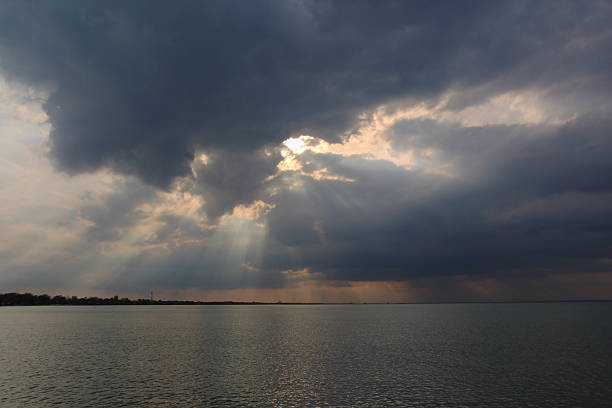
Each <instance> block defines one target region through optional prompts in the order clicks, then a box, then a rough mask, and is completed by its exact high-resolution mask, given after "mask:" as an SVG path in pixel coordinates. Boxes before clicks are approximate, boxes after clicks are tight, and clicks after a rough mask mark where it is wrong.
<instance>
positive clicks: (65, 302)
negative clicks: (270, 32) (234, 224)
mask: <svg viewBox="0 0 612 408" xmlns="http://www.w3.org/2000/svg"><path fill="white" fill-rule="evenodd" d="M606 302H612V299H579V300H569V299H565V300H563V299H562V300H465V301H437V302H433V301H432V302H282V301H278V302H254V301H253V302H241V301H231V300H228V301H215V302H207V301H197V300H161V299H160V300H154V299H153V300H152V299H135V300H133V299H129V298H119V297H118V296H113V297H110V298H98V297H95V296H94V297H82V298H80V297H77V296H62V295H57V296H49V295H47V294H42V295H33V294H31V293H14V292H13V293H1V294H0V306H155V305H170V306H172V305H175V306H176V305H184V306H189V305H191V306H215V305H217V306H245V305H304V306H307V305H443V304H482V303H494V304H498V303H606Z"/></svg>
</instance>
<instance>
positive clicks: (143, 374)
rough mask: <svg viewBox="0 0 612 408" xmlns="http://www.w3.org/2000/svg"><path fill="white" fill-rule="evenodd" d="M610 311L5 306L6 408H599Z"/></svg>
mask: <svg viewBox="0 0 612 408" xmlns="http://www.w3.org/2000/svg"><path fill="white" fill-rule="evenodd" d="M611 312H612V303H555V304H463V305H353V306H351V305H345V306H340V305H326V306H288V305H287V306H283V305H274V306H84V307H53V306H50V307H4V308H0V339H1V340H0V407H2V408H12V407H30V406H36V407H47V406H56V407H85V406H95V407H121V406H129V407H207V406H215V407H216V406H262V407H273V406H282V407H289V406H299V407H303V406H368V407H371V406H381V407H394V406H415V407H416V406H418V407H461V406H465V407H555V408H557V407H579V406H580V407H587V406H593V407H604V406H609V404H610V401H612V318H611V316H612V313H611Z"/></svg>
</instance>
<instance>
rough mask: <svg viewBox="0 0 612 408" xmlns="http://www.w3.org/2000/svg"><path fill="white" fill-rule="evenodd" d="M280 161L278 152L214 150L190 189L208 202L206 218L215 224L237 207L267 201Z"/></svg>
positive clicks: (198, 168)
mask: <svg viewBox="0 0 612 408" xmlns="http://www.w3.org/2000/svg"><path fill="white" fill-rule="evenodd" d="M281 159H282V157H281V155H280V154H279V152H278V150H272V149H270V150H256V151H254V152H250V151H246V152H245V151H242V150H239V151H233V150H214V151H212V152H211V153H210V154H209V155H208V157H207V161H206V163H203V164H201V165H199V166H197V167H196V168H195V170H194V172H195V181H194V184H193V185H191V186H189V187H190V188H191V191H193V192H194V193H198V194H201V195H202V196H203V197H204V198H205V200H206V205H205V206H204V209H205V211H206V214H207V215H208V217H209V219H211V220H214V219H217V218H218V217H219V216H221V215H223V214H225V213H227V212H231V210H232V209H233V208H234V207H235V206H236V205H241V204H242V205H246V204H250V203H252V202H253V201H255V200H258V199H261V198H264V197H265V196H266V195H267V194H266V187H267V186H268V185H269V184H270V183H269V182H268V181H266V179H269V178H270V177H271V176H274V174H275V173H276V172H277V170H278V169H277V165H278V163H279V162H280V161H281Z"/></svg>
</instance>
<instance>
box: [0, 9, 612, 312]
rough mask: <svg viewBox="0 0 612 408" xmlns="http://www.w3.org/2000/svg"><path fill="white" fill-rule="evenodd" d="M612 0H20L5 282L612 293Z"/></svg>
mask: <svg viewBox="0 0 612 408" xmlns="http://www.w3.org/2000/svg"><path fill="white" fill-rule="evenodd" d="M611 89H612V3H611V2H609V1H598V0H593V1H589V2H575V1H564V0H555V1H538V2H532V1H521V0H512V1H495V2H491V1H465V2H457V1H437V2H430V1H410V2H408V1H393V0H389V1H385V2H379V1H359V0H356V1H325V0H321V1H318V0H312V1H311V0H302V1H297V0H296V1H289V0H278V1H264V0H261V1H246V0H245V1H235V0H229V1H227V0H224V1H205V2H204V1H188V0H180V1H176V2H162V1H153V2H151V1H139V0H133V1H129V2H125V1H114V0H111V1H104V2H101V1H93V0H78V1H77V0H74V1H64V0H57V1H52V2H51V1H31V0H14V1H13V0H0V198H1V205H0V292H9V291H20V292H22V291H32V292H36V293H40V292H46V293H50V294H67V295H79V296H94V295H96V296H110V295H115V294H119V295H125V296H130V297H136V298H137V297H147V296H148V294H149V292H150V291H154V293H155V294H156V296H157V297H162V298H166V299H192V300H242V301H251V300H255V301H278V300H280V301H306V302H310V301H324V302H403V301H408V302H412V301H472V300H558V299H610V298H612V159H611V158H612V92H611V91H610V90H611Z"/></svg>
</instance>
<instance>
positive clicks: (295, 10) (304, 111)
mask: <svg viewBox="0 0 612 408" xmlns="http://www.w3.org/2000/svg"><path fill="white" fill-rule="evenodd" d="M587 17H588V18H589V19H590V20H589V24H588V26H587V25H585V24H584V23H583V21H584V19H585V18H587ZM608 21H609V10H608V9H606V7H605V4H599V3H590V4H589V5H588V6H581V7H577V6H576V5H575V3H571V2H554V3H546V2H545V3H538V4H536V5H534V4H533V3H529V2H498V3H490V2H471V3H470V4H468V5H465V4H464V5H461V6H458V5H456V4H454V3H437V4H431V3H429V2H410V3H405V2H390V3H388V4H386V5H385V6H384V7H381V6H380V5H375V4H373V3H371V2H360V1H359V2H351V3H344V2H328V1H296V2H285V1H267V2H260V3H253V2H247V1H243V2H241V1H237V2H208V3H201V2H192V1H184V2H179V3H177V4H173V5H169V4H165V3H154V4H151V3H150V2H139V1H133V2H129V3H125V2H110V3H100V2H95V1H59V2H53V3H48V2H37V1H25V2H24V1H18V2H15V1H8V2H4V4H3V6H2V8H1V9H0V26H2V30H0V45H1V51H0V52H1V54H0V55H1V61H2V64H1V65H2V69H3V72H4V73H5V75H7V76H8V77H10V78H14V79H17V80H19V81H22V82H25V83H27V84H30V85H35V86H38V87H44V88H45V89H47V90H48V92H49V96H48V99H47V101H46V103H45V105H44V108H45V112H46V114H47V115H48V117H49V122H50V124H51V126H52V130H51V136H50V145H51V155H52V157H53V158H54V159H55V160H56V162H57V165H58V166H59V168H60V169H62V170H64V171H67V172H69V173H72V174H74V173H79V172H88V171H92V170H95V169H98V168H101V167H109V168H112V169H113V170H114V171H116V172H119V173H122V174H130V175H137V176H138V177H140V178H141V179H142V180H144V181H145V182H146V183H149V184H152V185H156V186H159V187H162V188H169V187H170V184H171V182H172V180H173V179H175V178H176V177H180V176H185V175H189V173H190V166H189V164H190V163H191V161H192V160H193V158H194V155H195V151H196V150H197V149H211V148H224V149H230V150H238V151H239V150H243V151H244V150H249V149H258V148H259V147H261V146H262V145H264V144H266V143H279V142H281V141H282V140H284V139H285V138H287V137H288V136H291V135H294V134H296V133H299V132H308V133H311V134H313V135H316V136H319V137H324V138H332V139H333V138H335V137H337V136H338V135H339V134H341V133H342V132H343V131H345V130H348V129H350V128H351V126H352V125H353V124H354V123H355V120H356V118H357V115H358V114H359V113H361V112H363V111H367V110H369V109H372V108H374V107H376V106H378V105H381V104H384V103H387V102H390V101H392V100H395V99H398V98H399V99H401V98H412V99H414V98H423V97H430V96H435V95H437V94H439V93H440V92H443V91H445V90H447V89H448V88H449V87H459V88H463V87H466V86H467V87H475V86H483V87H484V88H483V89H484V90H482V91H481V92H480V93H479V94H478V95H480V96H478V95H477V94H474V93H473V92H472V93H470V94H469V95H472V96H471V97H470V98H471V99H474V98H476V99H477V98H478V97H481V96H482V95H488V94H490V93H491V92H494V89H499V88H509V87H517V86H527V85H529V84H530V83H534V82H537V83H550V82H553V81H556V80H558V79H559V78H563V77H566V76H567V75H568V72H569V73H571V74H573V75H576V76H578V75H583V73H584V71H585V70H588V71H589V72H588V74H591V75H592V74H600V73H605V72H607V69H606V68H605V67H607V66H608V65H606V62H607V61H608V59H609V57H606V56H605V55H602V54H601V53H599V52H597V51H596V48H599V47H600V46H601V43H604V44H607V43H608V42H609V41H610V39H609V38H607V37H605V36H603V37H602V36H601V35H600V34H601V33H602V32H603V31H604V29H606V27H608V25H607V23H608ZM558 49H562V50H563V51H562V52H558V51H556V50H558ZM553 50H555V51H553ZM585 66H586V67H587V68H586V69H585ZM544 73H545V74H544ZM487 84H488V88H487V86H485V85H487ZM489 88H491V89H489ZM495 92H496V91H495ZM462 95H463V94H462ZM467 95H468V94H465V95H464V97H463V99H462V100H461V101H459V99H457V98H455V99H456V100H455V101H454V105H455V106H460V105H461V106H463V105H465V104H469V103H471V102H468V100H467V99H466V97H467Z"/></svg>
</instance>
